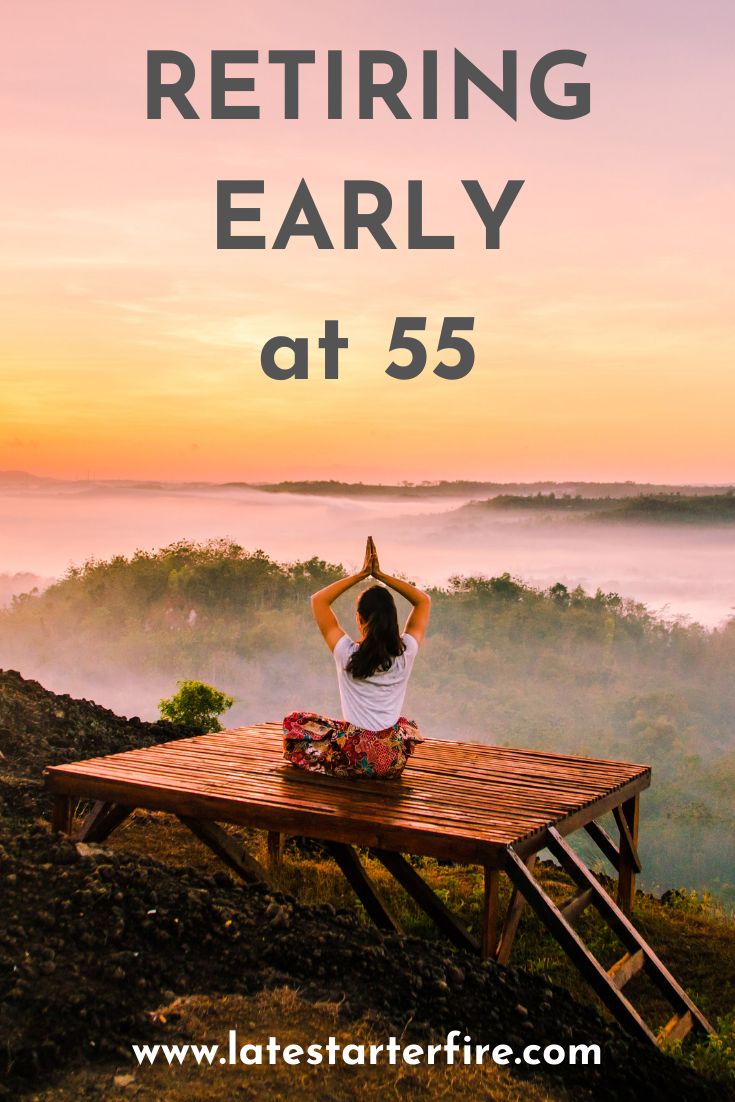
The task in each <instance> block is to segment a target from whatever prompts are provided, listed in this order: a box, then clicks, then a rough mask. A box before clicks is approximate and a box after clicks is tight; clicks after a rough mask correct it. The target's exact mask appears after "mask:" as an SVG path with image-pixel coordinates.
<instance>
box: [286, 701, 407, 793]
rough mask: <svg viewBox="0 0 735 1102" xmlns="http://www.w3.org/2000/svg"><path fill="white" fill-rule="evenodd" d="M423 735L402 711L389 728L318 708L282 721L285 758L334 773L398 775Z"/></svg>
mask: <svg viewBox="0 0 735 1102" xmlns="http://www.w3.org/2000/svg"><path fill="white" fill-rule="evenodd" d="M422 741H423V740H422V738H421V735H420V734H419V729H418V726H417V725H416V724H415V723H414V722H413V720H410V719H405V718H404V717H403V716H401V718H400V719H399V720H398V721H397V723H394V724H393V726H392V727H388V728H386V730H384V731H364V730H363V729H362V728H361V727H355V726H354V725H353V724H351V723H348V722H347V721H346V720H343V719H330V718H329V717H328V716H320V715H317V714H316V713H315V712H292V713H291V715H288V716H286V718H285V719H284V721H283V756H284V758H285V759H286V761H290V762H291V764H292V765H294V766H296V768H297V769H305V770H307V771H308V772H310V773H327V774H330V775H331V776H333V777H352V778H370V779H373V780H375V779H380V780H389V779H390V778H394V777H398V776H399V775H400V774H401V773H402V772H403V770H404V768H405V766H406V762H407V761H408V759H409V757H410V756H411V754H412V753H413V748H414V746H415V745H416V743H417V742H422Z"/></svg>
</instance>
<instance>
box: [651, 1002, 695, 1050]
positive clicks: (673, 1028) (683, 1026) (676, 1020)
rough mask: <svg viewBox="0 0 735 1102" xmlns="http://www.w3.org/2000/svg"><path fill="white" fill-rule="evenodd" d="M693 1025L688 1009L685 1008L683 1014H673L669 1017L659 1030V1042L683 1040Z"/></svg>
mask: <svg viewBox="0 0 735 1102" xmlns="http://www.w3.org/2000/svg"><path fill="white" fill-rule="evenodd" d="M693 1025H694V1022H693V1020H692V1014H691V1011H690V1010H687V1012H686V1013H685V1014H674V1016H673V1018H670V1019H669V1021H668V1022H667V1023H666V1025H665V1026H664V1027H663V1029H662V1030H661V1031H660V1032H659V1035H658V1040H659V1044H661V1043H662V1042H663V1041H683V1040H684V1038H685V1037H686V1035H687V1034H688V1033H689V1032H690V1031H691V1029H692V1027H693Z"/></svg>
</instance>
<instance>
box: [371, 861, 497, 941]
mask: <svg viewBox="0 0 735 1102" xmlns="http://www.w3.org/2000/svg"><path fill="white" fill-rule="evenodd" d="M370 852H371V853H372V854H373V856H375V857H377V859H378V860H379V861H380V862H381V863H382V864H383V865H384V866H385V867H386V869H387V870H388V872H389V873H390V874H391V876H393V877H394V878H395V879H396V880H397V881H398V883H399V884H400V885H401V887H402V888H403V889H404V890H405V891H407V892H408V894H409V895H410V896H411V897H412V898H413V899H414V900H415V901H416V903H418V905H419V907H420V908H421V910H422V911H425V913H426V914H427V915H428V916H429V918H430V919H432V921H433V922H434V923H435V924H436V926H437V927H438V929H439V930H441V932H442V933H443V934H445V935H446V936H447V937H448V938H449V940H450V941H451V942H452V944H453V945H456V946H457V948H458V949H467V950H469V951H470V952H471V953H479V951H480V942H479V941H478V940H477V939H476V938H474V937H473V936H472V934H471V933H470V932H469V930H468V929H467V927H466V926H465V924H464V923H463V922H462V920H461V919H459V918H457V916H456V915H454V914H452V912H451V911H450V910H449V908H448V907H447V906H446V904H445V903H443V902H442V901H441V899H440V898H439V896H438V895H437V894H436V892H434V891H432V889H431V888H430V887H429V885H428V884H427V883H426V881H425V880H424V879H423V878H422V877H421V876H419V874H418V873H417V872H416V869H415V868H414V867H413V865H411V864H409V862H408V861H407V860H406V859H405V857H402V856H401V854H400V853H393V851H392V850H386V849H374V850H371V851H370Z"/></svg>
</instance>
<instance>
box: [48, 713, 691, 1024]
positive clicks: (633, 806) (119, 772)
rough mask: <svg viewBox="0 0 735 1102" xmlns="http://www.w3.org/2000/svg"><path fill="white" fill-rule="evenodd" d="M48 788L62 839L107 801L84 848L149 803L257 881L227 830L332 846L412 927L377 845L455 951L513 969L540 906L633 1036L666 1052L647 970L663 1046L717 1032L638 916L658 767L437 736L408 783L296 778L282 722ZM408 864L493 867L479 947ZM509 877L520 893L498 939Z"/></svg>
mask: <svg viewBox="0 0 735 1102" xmlns="http://www.w3.org/2000/svg"><path fill="white" fill-rule="evenodd" d="M46 782H47V785H48V787H49V788H50V790H51V792H52V793H53V794H54V816H53V822H52V827H53V829H54V830H65V831H71V829H72V824H73V814H72V811H73V802H74V800H75V799H78V798H84V799H93V800H95V801H96V803H95V805H94V807H93V809H92V811H91V812H90V813H89V815H88V816H87V818H86V821H85V822H84V824H83V825H82V827H81V829H80V830H79V831H78V833H77V835H76V837H77V838H78V839H80V840H87V841H102V840H104V838H106V837H107V836H108V835H109V834H110V832H111V831H113V830H114V829H115V828H116V827H117V826H119V825H120V823H122V822H123V821H124V820H125V818H126V817H127V816H128V815H129V814H130V812H131V811H132V810H133V809H134V808H136V807H144V808H148V809H150V810H156V811H169V812H172V813H173V814H175V815H177V816H178V818H179V819H180V820H181V822H182V823H184V824H185V825H186V826H187V827H189V829H190V830H191V831H192V832H193V833H194V834H195V835H196V837H197V838H199V839H200V840H201V841H202V842H203V843H204V844H205V845H207V846H209V848H210V849H211V850H212V851H213V852H214V853H215V854H216V855H217V856H218V857H219V858H220V859H221V860H222V861H224V862H225V863H226V864H227V865H228V866H229V867H230V868H231V869H233V871H235V872H236V873H237V874H238V875H239V876H241V877H242V878H243V879H245V880H246V881H248V882H251V883H253V882H256V881H262V880H266V879H267V876H268V874H267V872H266V870H265V869H264V868H263V867H262V866H261V865H260V864H259V863H258V862H257V861H256V860H255V859H254V858H253V857H252V856H251V855H250V854H249V853H248V852H247V850H246V849H245V848H244V846H243V845H242V844H241V842H238V840H237V838H236V837H235V836H234V835H232V834H228V833H227V832H226V831H224V830H223V829H222V828H221V827H220V826H218V823H219V822H229V823H234V824H239V825H246V826H250V827H259V828H262V829H265V830H267V831H268V832H269V846H268V850H269V859H270V861H271V863H272V864H277V862H278V861H279V860H280V855H281V851H282V839H283V835H284V834H304V835H306V836H308V837H312V838H319V839H321V840H323V841H324V842H325V843H326V845H327V849H328V851H329V852H330V853H331V855H332V856H333V858H334V859H335V861H336V862H337V864H338V866H339V868H340V869H341V870H342V872H343V873H344V875H345V877H346V878H347V880H348V881H349V883H350V884H351V885H352V887H353V888H354V890H355V892H356V893H357V895H358V897H359V899H360V900H361V902H362V903H363V905H364V907H365V909H366V911H367V913H368V915H369V916H370V917H371V918H372V920H373V921H374V922H375V923H377V925H378V926H380V927H382V928H383V929H386V930H399V929H400V927H399V925H398V922H397V920H396V918H395V917H394V915H393V914H392V913H391V911H390V909H389V907H388V906H387V905H386V903H385V901H384V900H383V899H381V897H380V893H379V891H378V889H377V887H376V885H375V884H374V883H373V881H372V880H371V878H370V876H369V873H368V871H367V869H366V868H365V867H364V866H363V865H362V863H361V862H360V859H359V856H358V854H357V852H356V851H355V850H354V849H353V846H355V845H361V846H367V847H368V848H369V849H370V850H371V851H372V853H373V855H374V856H375V857H377V858H378V860H380V861H381V862H382V864H383V865H384V866H385V868H386V869H387V870H388V871H389V872H390V873H391V875H392V876H393V877H394V878H395V879H396V880H397V881H398V882H399V883H400V884H401V885H402V887H403V888H404V889H405V890H406V891H407V892H409V894H410V895H412V896H413V898H414V900H416V902H417V903H418V904H419V906H420V907H422V909H423V910H424V911H425V912H426V914H428V915H429V916H430V917H431V918H432V919H433V921H434V922H435V923H436V924H437V926H438V927H439V929H440V930H441V931H442V932H443V933H444V934H445V936H447V937H448V938H449V939H450V940H451V941H452V942H453V943H454V944H455V945H457V946H459V947H460V948H462V949H467V950H470V951H472V952H479V953H480V954H481V955H482V956H483V957H494V958H495V959H496V960H497V961H499V962H501V963H506V962H507V961H508V958H509V956H510V952H511V948H512V944H513V939H514V937H515V932H516V929H517V927H518V922H519V918H520V914H521V909H522V907H523V904H524V902H527V903H529V904H530V905H531V907H532V908H533V909H534V910H535V912H536V914H537V915H538V916H539V917H540V918H541V920H542V921H543V922H544V923H545V924H546V926H547V928H548V929H549V930H550V931H551V933H552V934H553V936H554V937H555V938H556V939H557V941H558V942H559V944H560V945H561V946H562V948H563V949H564V951H565V952H566V953H567V955H568V956H569V958H570V959H571V960H572V962H573V963H574V964H575V965H576V967H577V968H578V969H579V971H580V973H581V974H582V975H583V976H584V977H585V978H586V979H587V981H588V982H589V983H590V985H591V986H592V987H593V989H594V990H595V991H596V992H597V994H598V996H599V997H600V999H601V1000H602V1002H603V1003H604V1005H605V1006H606V1007H607V1008H608V1010H609V1011H610V1012H611V1013H612V1014H613V1015H614V1016H615V1017H616V1018H617V1019H618V1021H619V1022H621V1024H622V1025H623V1026H624V1027H625V1028H626V1029H629V1030H630V1031H631V1032H633V1033H634V1034H635V1035H636V1036H638V1037H641V1038H643V1039H645V1040H648V1041H652V1042H655V1041H656V1035H655V1034H654V1032H653V1031H652V1029H651V1028H650V1027H649V1026H648V1025H647V1024H646V1022H644V1021H643V1019H642V1018H641V1016H640V1015H639V1014H638V1012H637V1011H636V1009H635V1007H634V1006H633V1005H632V1004H631V1002H630V1001H629V1000H628V999H627V998H626V996H625V995H624V993H623V990H622V989H623V987H624V986H625V984H626V983H627V982H628V980H629V979H631V978H632V977H633V976H634V975H635V974H636V973H637V972H639V971H641V969H645V971H646V972H647V974H649V975H650V977H651V978H652V979H653V981H654V983H656V984H657V985H658V987H659V990H660V991H661V992H662V993H663V994H664V996H665V998H666V999H667V1000H668V1001H669V1003H670V1004H671V1006H672V1007H673V1009H674V1011H675V1013H674V1016H673V1017H672V1018H671V1020H670V1021H669V1023H668V1025H667V1026H665V1028H664V1030H663V1031H662V1034H661V1035H662V1036H664V1035H666V1036H671V1037H674V1036H676V1037H684V1036H685V1035H686V1033H688V1032H689V1031H690V1030H691V1029H692V1028H696V1029H698V1030H700V1031H704V1032H710V1031H711V1028H712V1027H711V1026H710V1024H709V1022H707V1020H706V1019H705V1018H704V1017H703V1015H702V1014H701V1013H700V1012H699V1010H698V1009H697V1007H696V1006H695V1005H694V1003H693V1002H692V1001H691V999H689V997H688V996H687V994H686V992H685V991H684V990H683V988H681V987H680V985H679V984H678V983H677V982H676V980H675V979H674V977H673V976H671V975H670V974H669V973H668V972H667V970H666V968H665V966H664V965H663V963H662V962H661V961H660V960H659V959H658V957H657V956H656V954H655V953H654V952H653V950H652V949H651V947H650V946H649V945H647V943H646V942H645V941H644V939H643V938H642V937H641V935H640V934H639V933H638V932H637V931H636V930H635V928H634V927H633V926H632V925H631V923H630V921H629V919H628V918H627V914H629V913H630V910H631V906H632V902H633V897H634V894H635V874H636V872H640V869H641V863H640V858H639V856H638V850H637V846H638V809H639V797H640V793H641V791H642V790H643V789H645V788H647V787H648V786H649V785H650V783H651V770H650V768H649V767H648V766H647V765H631V764H627V763H625V762H616V761H603V760H600V759H595V758H581V757H574V756H572V755H569V754H549V753H543V752H541V751H538V750H516V749H513V748H510V747H505V746H483V745H480V744H478V743H470V742H438V741H436V740H432V739H428V740H426V741H425V742H423V743H421V744H420V745H419V746H418V747H417V748H416V752H415V753H414V755H413V756H412V757H411V758H410V760H409V762H408V765H407V767H406V769H405V771H404V773H403V775H402V776H401V778H400V779H399V780H396V781H362V780H357V781H349V780H340V779H337V778H334V777H325V776H319V775H316V774H310V773H304V772H301V771H300V770H298V769H295V768H294V767H293V766H292V765H290V764H288V763H287V762H286V761H284V760H283V756H282V735H281V727H280V724H275V723H265V724H261V725H259V726H256V727H247V728H245V727H241V728H235V729H233V730H229V731H222V732H220V733H218V734H212V735H201V736H199V737H197V738H191V739H181V740H179V741H176V742H167V743H163V744H160V745H158V746H151V747H147V748H145V749H138V750H128V751H126V752H125V753H122V754H112V755H110V756H109V757H103V758H90V759H88V760H86V761H79V762H73V763H71V764H69V765H56V766H51V767H50V768H48V769H47V770H46ZM607 811H612V812H613V815H614V818H615V822H616V825H617V827H618V831H619V844H617V845H616V843H615V841H614V840H613V838H611V837H610V835H608V834H607V832H606V831H605V830H603V828H602V827H601V826H600V824H599V823H598V822H596V820H597V818H598V817H599V816H600V815H602V814H604V813H605V812H607ZM582 827H584V828H585V830H586V832H587V834H588V835H589V836H590V837H591V838H592V839H593V841H595V843H596V844H597V846H598V847H599V849H600V850H601V851H602V853H603V854H604V855H605V857H607V859H608V860H609V861H611V862H612V864H613V866H614V867H615V868H616V869H617V871H618V904H619V906H618V905H617V904H616V903H615V902H614V901H613V900H612V899H611V898H610V897H609V895H608V894H607V892H606V891H605V889H604V888H603V887H602V886H601V884H600V883H599V882H598V881H597V879H596V878H595V877H594V876H593V875H592V873H591V872H590V871H589V869H588V868H587V867H586V865H584V863H583V862H582V861H581V860H580V859H579V858H578V856H577V855H576V854H575V852H574V851H573V850H572V849H570V848H569V846H568V845H567V843H566V842H565V840H564V837H565V835H569V834H571V833H573V832H574V831H576V830H579V829H580V828H582ZM547 846H548V848H549V849H550V850H551V852H552V853H553V854H554V856H555V857H556V858H557V860H558V861H559V862H560V863H561V865H562V866H563V867H564V868H565V869H566V871H567V872H568V873H569V874H570V876H571V878H572V880H573V881H575V882H576V884H577V888H578V891H577V894H576V895H574V896H572V897H571V898H570V899H569V900H567V901H566V903H563V904H561V905H560V906H557V905H556V904H555V903H554V901H553V900H552V899H551V898H550V897H549V896H548V895H547V894H546V892H545V891H544V890H543V888H542V886H541V884H540V883H539V882H538V881H537V880H536V878H535V877H534V875H533V866H534V862H535V860H536V855H537V853H538V852H539V850H541V849H544V848H546V847H547ZM402 853H416V854H422V855H424V856H428V857H437V858H451V859H454V860H456V861H460V862H464V863H467V864H480V865H482V866H483V867H484V870H485V895H484V905H483V922H482V934H481V937H480V939H479V940H478V939H477V938H476V937H475V935H474V934H473V933H472V932H471V931H470V930H469V929H468V928H467V927H466V926H465V924H464V923H463V922H462V921H461V919H459V918H458V917H457V916H455V915H453V914H452V913H451V912H450V911H449V909H448V908H447V907H446V905H445V904H444V903H443V901H442V900H441V899H440V898H439V897H438V896H437V895H436V894H435V893H434V892H433V891H432V889H431V888H430V886H429V885H428V884H427V883H426V882H425V881H424V880H422V879H421V877H420V876H419V874H418V872H417V871H416V869H415V868H414V867H413V866H412V865H411V864H410V863H409V862H407V861H405V860H404V858H403V857H402V856H401V854H402ZM501 872H502V873H505V874H506V875H507V876H508V877H509V879H510V880H511V882H512V884H513V893H512V895H511V899H510V903H509V905H508V907H507V910H506V913H505V918H504V921H503V928H502V932H501V934H500V938H499V939H498V936H497V919H498V881H499V878H500V873H501ZM589 906H594V907H595V908H596V909H597V911H598V913H599V914H600V915H601V916H602V918H603V920H604V921H605V922H607V924H608V925H609V926H610V929H611V930H612V931H613V932H614V933H615V934H616V935H617V937H618V939H619V940H620V941H621V943H622V944H623V946H624V948H625V949H626V953H625V955H624V956H623V957H622V958H621V959H620V960H618V961H617V962H616V963H615V964H613V965H612V967H610V968H606V967H605V966H604V965H602V964H601V962H600V961H599V960H597V959H596V958H595V956H594V955H593V954H592V953H591V952H590V950H589V949H588V948H587V947H586V946H585V944H584V943H583V942H582V940H581V939H580V937H579V936H578V934H577V933H576V931H575V930H574V928H573V927H574V923H575V922H576V921H577V919H578V918H579V916H580V915H581V914H582V912H583V911H584V910H585V909H586V908H587V907H589Z"/></svg>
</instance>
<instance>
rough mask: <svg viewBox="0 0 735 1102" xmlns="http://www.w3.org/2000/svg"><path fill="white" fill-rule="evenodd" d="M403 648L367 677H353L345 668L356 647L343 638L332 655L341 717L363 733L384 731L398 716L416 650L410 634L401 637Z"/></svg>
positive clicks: (417, 646)
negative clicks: (385, 667)
mask: <svg viewBox="0 0 735 1102" xmlns="http://www.w3.org/2000/svg"><path fill="white" fill-rule="evenodd" d="M401 638H402V640H403V642H404V643H405V644H406V649H405V651H404V652H403V654H399V655H398V656H397V657H396V658H394V659H393V664H392V665H391V667H390V669H388V670H377V671H376V672H375V673H374V674H372V675H371V676H370V677H365V678H355V677H353V676H352V675H351V674H349V673H348V672H347V670H346V669H345V667H346V665H347V663H348V662H349V660H350V655H351V654H352V652H353V651H355V650H357V647H358V644H357V643H355V642H354V640H353V639H350V637H349V635H343V636H342V638H341V639H339V640H338V641H337V645H336V646H335V648H334V651H333V652H332V653H333V654H334V661H335V664H336V666H337V681H338V683H339V697H340V700H341V701H342V718H343V719H346V720H347V722H348V723H353V724H354V725H355V726H356V727H362V728H363V730H365V731H384V730H385V729H386V728H387V727H392V726H393V724H394V723H396V722H397V721H398V720H399V719H400V717H401V714H402V712H401V709H402V708H403V700H404V698H405V696H406V686H407V685H408V679H409V677H410V674H411V669H412V667H413V661H414V658H415V657H416V655H417V653H418V649H419V645H418V643H417V642H416V640H415V638H414V637H413V635H402V636H401Z"/></svg>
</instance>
